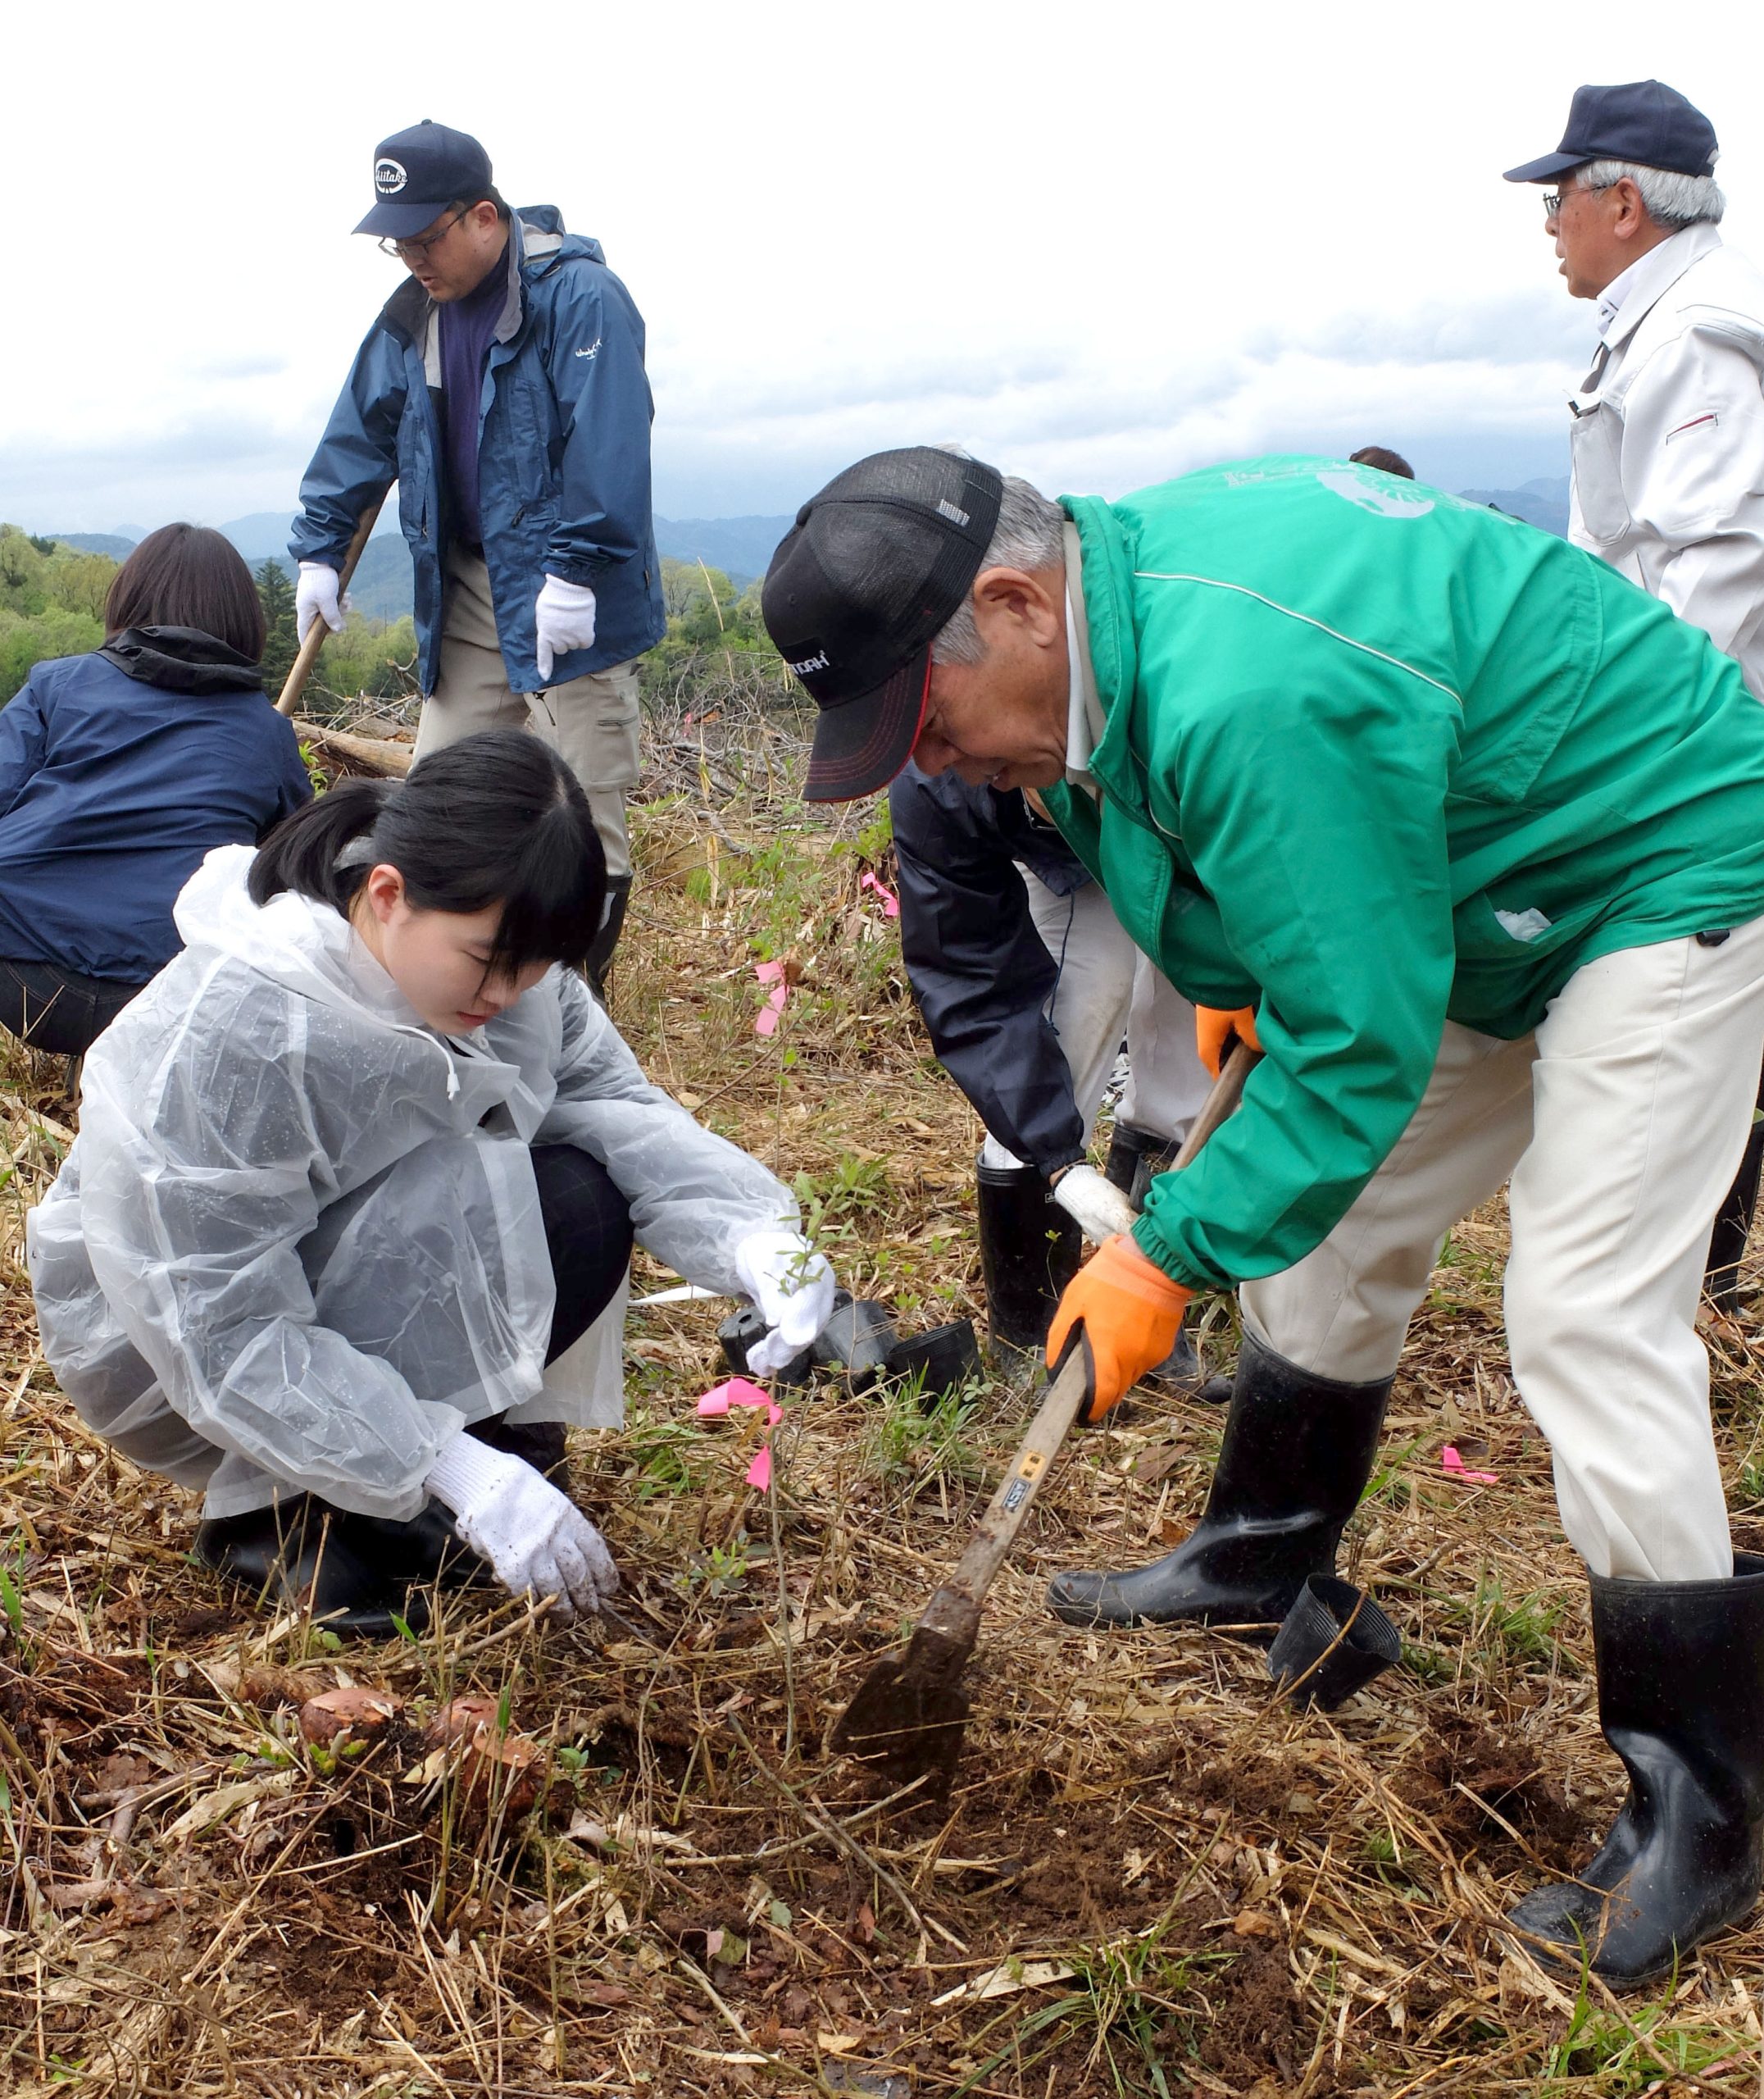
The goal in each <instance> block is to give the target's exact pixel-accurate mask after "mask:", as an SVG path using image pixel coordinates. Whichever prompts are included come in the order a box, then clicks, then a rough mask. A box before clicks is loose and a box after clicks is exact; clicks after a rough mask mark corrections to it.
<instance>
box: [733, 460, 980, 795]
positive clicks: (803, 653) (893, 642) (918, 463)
mask: <svg viewBox="0 0 1764 2099" xmlns="http://www.w3.org/2000/svg"><path fill="white" fill-rule="evenodd" d="M1003 491H1004V483H1003V481H1002V479H1001V478H1000V476H999V474H998V469H997V468H996V467H989V466H987V465H985V464H984V462H982V461H980V460H978V459H967V458H962V456H961V455H960V454H959V453H953V452H942V451H939V450H937V449H936V448H934V447H933V446H930V445H913V446H912V447H909V448H907V449H905V450H902V451H899V452H875V453H871V455H870V457H869V458H867V459H860V460H859V461H858V462H857V465H856V466H855V467H847V468H846V470H845V471H844V472H843V474H839V475H836V476H834V479H833V480H830V481H829V482H828V484H827V485H826V486H825V488H824V489H822V490H821V493H820V494H819V495H816V496H812V497H811V498H810V499H809V500H808V501H807V503H804V504H803V506H802V508H801V509H800V510H799V511H798V512H797V515H796V523H795V525H794V526H793V528H792V530H790V532H789V534H788V535H786V537H785V538H784V541H783V542H782V544H780V547H779V549H778V551H777V552H776V553H775V554H774V555H773V556H772V558H771V567H769V568H768V569H767V570H766V583H765V587H764V590H763V591H762V595H761V601H760V602H761V608H762V611H763V612H764V614H765V618H766V630H767V631H768V632H769V633H770V634H771V638H772V640H773V641H774V642H775V643H776V644H777V647H778V652H779V653H780V655H781V656H782V657H783V658H784V662H786V663H787V664H788V665H789V667H790V670H791V672H792V674H793V676H796V677H798V678H800V679H801V680H802V683H803V684H804V685H806V686H807V688H808V692H809V696H810V697H811V698H812V699H813V700H814V702H815V703H816V706H817V707H818V708H820V709H821V719H820V721H819V722H818V723H817V724H816V729H815V748H814V752H813V754H812V757H811V758H810V759H809V765H808V782H807V786H806V787H805V789H804V790H803V792H804V794H805V795H806V796H807V799H808V800H810V801H811V802H849V801H852V800H855V799H856V798H857V796H858V795H873V794H875V792H876V791H877V790H879V789H880V788H883V787H885V786H887V785H888V783H889V781H891V780H892V779H893V777H894V776H895V774H896V773H897V772H899V771H900V769H901V767H902V766H903V765H904V764H905V763H907V758H909V756H911V754H912V747H913V744H915V743H916V741H917V740H918V735H919V729H920V725H921V722H923V720H924V718H925V695H926V694H927V692H928V691H929V690H930V676H931V642H932V640H933V638H934V636H935V635H937V633H938V632H939V630H940V629H941V628H943V626H946V625H947V624H948V621H949V619H950V617H951V615H952V613H953V612H955V609H956V608H957V606H958V605H959V604H960V603H962V599H964V598H966V595H967V594H968V592H969V590H971V588H972V586H973V582H974V579H975V576H978V575H979V574H980V563H981V562H983V561H984V559H985V557H986V549H988V548H989V546H990V545H991V544H992V535H993V526H995V525H996V524H997V523H998V504H999V500H1000V498H1001V497H1002V494H1003Z"/></svg>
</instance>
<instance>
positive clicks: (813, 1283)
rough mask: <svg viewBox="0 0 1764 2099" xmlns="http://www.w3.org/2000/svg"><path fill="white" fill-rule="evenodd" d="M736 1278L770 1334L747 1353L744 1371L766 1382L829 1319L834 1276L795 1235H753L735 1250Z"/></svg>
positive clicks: (822, 1257) (798, 1234)
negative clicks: (755, 1305) (766, 1378)
mask: <svg viewBox="0 0 1764 2099" xmlns="http://www.w3.org/2000/svg"><path fill="white" fill-rule="evenodd" d="M805 1255H806V1256H807V1259H805V1258H804V1256H805ZM735 1273H736V1274H737V1275H739V1277H740V1278H741V1280H742V1281H743V1282H744V1283H745V1284H746V1285H747V1286H748V1295H749V1296H750V1297H752V1300H753V1301H754V1303H755V1304H757V1305H758V1307H759V1308H760V1315H761V1317H762V1318H763V1319H764V1320H765V1322H766V1325H767V1326H768V1327H770V1328H771V1332H770V1333H766V1334H762V1336H760V1338H759V1340H758V1341H756V1342H755V1343H754V1345H753V1346H752V1348H750V1349H749V1350H748V1369H749V1370H751V1371H752V1373H753V1374H754V1376H755V1377H771V1374H772V1373H773V1372H774V1371H775V1370H782V1369H783V1368H784V1365H785V1364H787V1363H789V1362H791V1361H792V1360H793V1359H794V1358H796V1357H797V1356H799V1355H801V1354H802V1351H803V1350H804V1349H806V1348H807V1346H808V1345H809V1343H810V1342H811V1341H813V1339H814V1338H815V1336H816V1334H818V1333H819V1332H821V1328H822V1327H824V1326H825V1325H826V1323H827V1322H828V1320H829V1319H830V1318H831V1317H832V1316H833V1271H832V1269H831V1268H830V1267H829V1266H828V1265H827V1259H826V1256H825V1254H816V1253H813V1252H812V1251H811V1250H810V1248H809V1244H808V1241H807V1240H806V1239H805V1238H804V1237H803V1236H802V1233H801V1232H750V1233H749V1234H748V1236H747V1237H746V1238H745V1239H743V1241H742V1242H741V1244H740V1245H739V1246H738V1247H737V1248H736V1249H735Z"/></svg>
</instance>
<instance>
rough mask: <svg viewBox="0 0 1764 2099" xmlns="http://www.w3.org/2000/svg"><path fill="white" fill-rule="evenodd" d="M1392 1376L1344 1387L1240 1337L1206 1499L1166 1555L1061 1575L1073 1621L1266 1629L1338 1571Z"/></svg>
mask: <svg viewBox="0 0 1764 2099" xmlns="http://www.w3.org/2000/svg"><path fill="white" fill-rule="evenodd" d="M1392 1382H1393V1381H1392V1380H1391V1379H1390V1378H1389V1377H1385V1378H1381V1379H1380V1380H1378V1381H1377V1382H1375V1383H1373V1384H1369V1385H1344V1384H1342V1383H1341V1382H1339V1381H1338V1380H1337V1379H1335V1378H1333V1377H1319V1376H1318V1375H1317V1374H1316V1373H1315V1372H1312V1371H1308V1370H1301V1369H1300V1368H1298V1366H1297V1364H1291V1363H1288V1362H1287V1361H1286V1360H1285V1359H1284V1358H1283V1357H1281V1356H1278V1355H1275V1354H1274V1353H1273V1352H1272V1351H1271V1350H1269V1349H1266V1348H1264V1347H1263V1346H1262V1345H1261V1344H1260V1343H1258V1342H1257V1341H1255V1340H1254V1339H1253V1337H1252V1336H1249V1335H1248V1334H1246V1335H1245V1336H1243V1350H1242V1352H1241V1354H1240V1355H1239V1358H1238V1367H1237V1375H1236V1377H1235V1379H1234V1384H1233V1390H1232V1395H1231V1406H1230V1413H1229V1414H1227V1416H1226V1418H1225V1441H1224V1445H1223V1446H1222V1447H1221V1450H1220V1453H1219V1463H1218V1465H1217V1467H1216V1469H1215V1471H1214V1473H1213V1479H1212V1491H1210V1492H1209V1494H1208V1495H1207V1507H1206V1510H1205V1513H1204V1514H1203V1515H1202V1517H1201V1519H1200V1521H1199V1523H1197V1524H1196V1525H1195V1527H1194V1528H1193V1531H1192V1532H1190V1533H1189V1536H1188V1537H1186V1538H1185V1539H1184V1541H1183V1542H1182V1543H1181V1544H1180V1545H1179V1546H1177V1547H1176V1549H1175V1551H1174V1552H1172V1553H1171V1554H1169V1555H1167V1556H1166V1558H1164V1559H1159V1560H1154V1561H1153V1563H1152V1564H1151V1565H1149V1566H1148V1567H1139V1568H1135V1569H1132V1570H1131V1571H1130V1572H1129V1573H1120V1574H1112V1573H1069V1574H1057V1575H1056V1576H1055V1577H1054V1578H1053V1581H1052V1583H1051V1584H1050V1585H1049V1587H1048V1607H1049V1608H1050V1609H1051V1610H1052V1612H1053V1614H1054V1616H1055V1617H1056V1618H1061V1619H1065V1620H1066V1623H1067V1624H1069V1625H1089V1626H1094V1625H1139V1624H1147V1623H1148V1624H1153V1625H1163V1624H1169V1623H1175V1622H1178V1621H1181V1620H1189V1621H1192V1622H1193V1623H1200V1624H1212V1625H1231V1626H1243V1627H1246V1628H1258V1629H1260V1630H1262V1632H1263V1633H1264V1635H1265V1637H1267V1638H1272V1637H1273V1635H1274V1632H1275V1628H1277V1627H1278V1626H1279V1624H1280V1621H1281V1620H1282V1619H1284V1617H1285V1616H1286V1614H1287V1613H1288V1611H1289V1610H1291V1608H1292V1606H1293V1600H1294V1599H1295V1598H1296V1597H1297V1596H1298V1591H1299V1590H1300V1589H1301V1588H1302V1587H1303V1586H1304V1582H1305V1579H1306V1577H1307V1575H1312V1574H1329V1573H1334V1567H1335V1548H1336V1546H1337V1545H1338V1544H1339V1542H1340V1539H1341V1533H1342V1527H1343V1525H1344V1524H1345V1523H1346V1522H1347V1520H1348V1518H1349V1517H1350V1516H1351V1515H1352V1514H1353V1512H1354V1510H1355V1509H1356V1508H1357V1506H1358V1505H1359V1500H1360V1496H1361V1495H1362V1493H1363V1492H1364V1491H1365V1489H1366V1482H1367V1480H1368V1479H1370V1478H1371V1473H1372V1459H1373V1457H1374V1455H1375V1452H1376V1450H1377V1448H1378V1436H1379V1431H1380V1427H1382V1425H1383V1423H1384V1406H1385V1403H1386V1401H1387V1400H1389V1396H1390V1387H1391V1384H1392Z"/></svg>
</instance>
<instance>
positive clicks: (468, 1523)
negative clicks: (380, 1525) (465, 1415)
mask: <svg viewBox="0 0 1764 2099" xmlns="http://www.w3.org/2000/svg"><path fill="white" fill-rule="evenodd" d="M423 1485H424V1487H425V1489H426V1490H427V1491H429V1492H430V1494H432V1495H433V1496H434V1498H435V1499H436V1500H438V1501H443V1502H445V1503H446V1505H448V1508H449V1509H452V1511H453V1517H454V1523H455V1525H456V1528H457V1530H458V1532H459V1534H460V1536H461V1537H462V1538H463V1539H464V1540H465V1541H466V1544H467V1545H469V1546H471V1548H472V1550H473V1551H475V1552H478V1553H481V1554H482V1555H484V1558H485V1559H487V1560H489V1563H490V1564H491V1566H493V1568H494V1569H496V1572H497V1576H498V1579H499V1580H501V1581H502V1582H506V1583H507V1586H508V1587H509V1588H510V1589H511V1590H512V1591H513V1592H514V1593H515V1595H516V1596H521V1595H524V1594H525V1593H527V1592H528V1591H531V1593H532V1594H533V1595H534V1596H554V1597H555V1598H556V1599H557V1600H556V1602H555V1603H553V1604H552V1614H553V1615H554V1616H555V1617H557V1618H560V1619H563V1620H565V1621H566V1623H567V1621H568V1620H570V1619H572V1618H574V1617H575V1614H576V1613H577V1612H578V1611H593V1610H599V1609H600V1606H601V1605H602V1604H603V1603H605V1602H606V1601H607V1600H608V1598H610V1597H611V1596H612V1595H613V1594H614V1593H615V1592H616V1590H617V1588H618V1586H619V1570H618V1569H617V1568H616V1567H615V1566H614V1565H613V1564H612V1555H611V1553H610V1552H608V1551H607V1541H606V1540H605V1539H604V1538H603V1537H602V1536H601V1535H600V1533H599V1532H598V1531H597V1530H596V1529H595V1528H594V1526H593V1524H592V1523H589V1520H588V1518H587V1517H586V1516H584V1514H582V1512H581V1510H580V1509H578V1508H577V1507H576V1505H575V1503H574V1502H573V1501H572V1500H571V1499H570V1497H569V1496H568V1495H566V1494H562V1493H560V1492H559V1491H558V1490H557V1488H556V1487H553V1486H552V1483H551V1482H550V1481H549V1480H548V1479H547V1478H546V1477H545V1476H544V1474H543V1473H538V1472H535V1471H534V1469H533V1468H532V1466H531V1465H530V1464H527V1462H526V1461H525V1459H522V1458H515V1457H511V1456H510V1455H509V1454H508V1453H507V1451H506V1450H493V1449H492V1448H491V1447H490V1446H489V1444H488V1443H480V1441H478V1439H477V1437H475V1436H468V1435H466V1433H465V1432H464V1431H463V1430H461V1432H460V1433H459V1434H458V1435H457V1436H456V1437H454V1438H453V1440H452V1442H451V1443H446V1444H443V1446H442V1447H441V1450H440V1454H439V1456H438V1457H437V1458H436V1459H435V1461H434V1464H433V1465H432V1466H430V1469H429V1477H427V1478H426V1479H425V1481H424V1482H423Z"/></svg>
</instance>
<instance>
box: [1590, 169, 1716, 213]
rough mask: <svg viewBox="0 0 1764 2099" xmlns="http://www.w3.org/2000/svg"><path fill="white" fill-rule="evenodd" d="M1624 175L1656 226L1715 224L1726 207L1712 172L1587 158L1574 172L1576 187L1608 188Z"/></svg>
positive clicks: (1623, 177)
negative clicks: (1690, 172)
mask: <svg viewBox="0 0 1764 2099" xmlns="http://www.w3.org/2000/svg"><path fill="white" fill-rule="evenodd" d="M1625 177H1627V179H1628V180H1630V181H1631V182H1633V183H1634V184H1635V187H1636V188H1637V189H1639V190H1640V192H1641V193H1642V203H1644V205H1645V206H1646V207H1647V208H1648V217H1649V218H1651V219H1652V220H1653V222H1654V224H1655V225H1661V226H1694V225H1698V224H1703V223H1706V224H1707V225H1712V226H1713V225H1720V224H1721V214H1722V212H1725V210H1726V209H1727V199H1726V198H1725V197H1724V196H1723V195H1722V194H1721V189H1720V188H1719V186H1718V185H1717V184H1716V180H1715V177H1714V176H1713V175H1675V174H1674V173H1673V172H1672V171H1671V169H1670V168H1665V167H1644V166H1642V165H1641V163H1640V162H1639V161H1589V162H1587V164H1586V166H1584V167H1578V168H1576V169H1575V171H1574V180H1575V188H1576V189H1614V188H1615V187H1616V184H1618V183H1620V182H1621V181H1623V180H1625Z"/></svg>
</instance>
